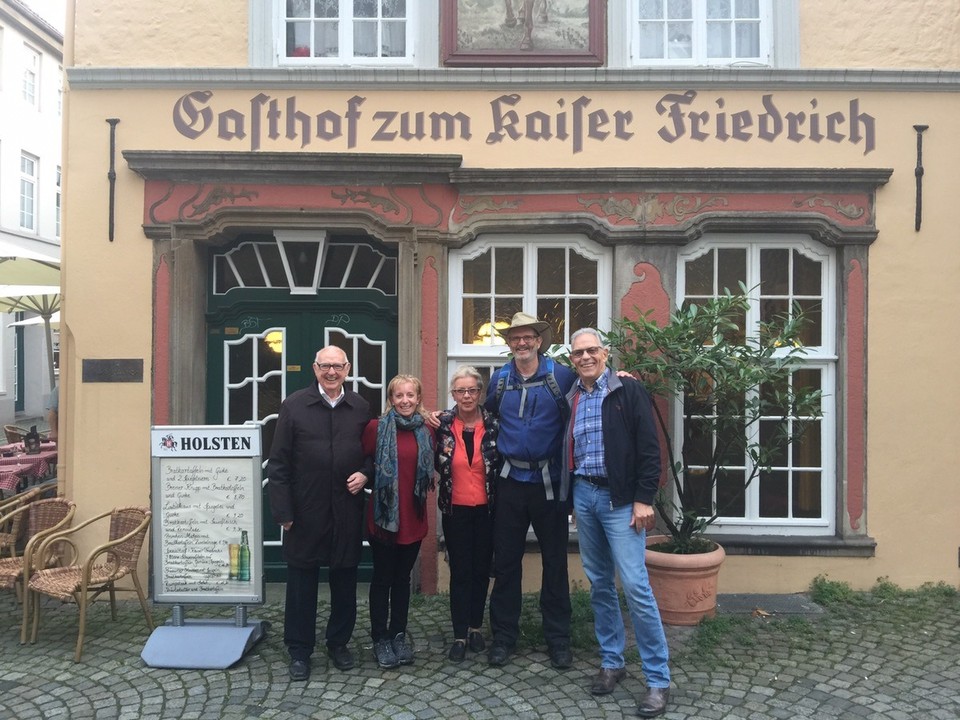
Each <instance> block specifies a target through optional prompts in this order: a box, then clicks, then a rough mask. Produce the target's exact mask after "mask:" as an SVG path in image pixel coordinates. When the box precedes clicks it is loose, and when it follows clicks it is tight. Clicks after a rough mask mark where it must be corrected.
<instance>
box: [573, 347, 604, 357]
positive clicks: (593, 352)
mask: <svg viewBox="0 0 960 720" xmlns="http://www.w3.org/2000/svg"><path fill="white" fill-rule="evenodd" d="M602 350H603V348H602V347H600V346H599V345H594V346H593V347H588V348H580V349H579V350H571V351H570V357H572V358H573V359H574V360H579V359H580V358H582V357H583V356H584V354H586V355H589V356H590V357H596V356H597V355H599V354H600V352H601V351H602Z"/></svg>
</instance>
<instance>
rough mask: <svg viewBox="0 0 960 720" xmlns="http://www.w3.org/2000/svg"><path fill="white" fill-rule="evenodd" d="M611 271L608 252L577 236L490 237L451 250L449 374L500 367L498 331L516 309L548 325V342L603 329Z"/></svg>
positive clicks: (502, 350)
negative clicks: (465, 367) (460, 368)
mask: <svg viewBox="0 0 960 720" xmlns="http://www.w3.org/2000/svg"><path fill="white" fill-rule="evenodd" d="M609 273H610V260H609V253H608V251H607V250H605V249H604V248H602V247H600V246H598V245H596V244H595V243H593V242H591V241H588V240H586V239H584V238H582V237H579V236H552V237H545V238H543V239H538V240H537V241H532V240H530V239H529V237H523V236H516V235H514V236H496V237H488V238H486V239H480V240H478V241H476V242H475V243H472V244H471V245H468V246H466V247H465V248H463V249H461V250H455V251H453V252H451V256H450V314H451V317H450V326H449V327H450V342H449V348H450V361H451V368H453V367H455V366H456V365H458V364H461V363H471V364H473V365H475V366H476V367H477V368H478V369H479V370H481V372H482V373H488V372H489V371H490V369H491V368H493V367H497V366H499V365H502V364H503V362H504V360H505V358H506V352H507V347H506V343H505V342H504V341H503V338H502V337H501V336H500V334H499V332H498V330H502V329H504V328H506V327H507V326H508V325H509V323H510V319H511V318H512V317H513V315H514V313H517V312H519V311H521V310H523V311H524V312H527V313H529V314H530V315H535V316H536V317H537V319H539V320H545V321H546V322H549V323H550V325H551V327H552V328H553V335H554V343H564V344H565V343H567V342H568V341H569V338H570V335H571V334H572V333H573V332H574V331H575V330H578V329H579V328H581V327H598V326H602V327H603V328H607V327H609V324H610V297H609V293H608V292H603V289H604V288H609ZM541 349H542V350H546V349H547V348H541Z"/></svg>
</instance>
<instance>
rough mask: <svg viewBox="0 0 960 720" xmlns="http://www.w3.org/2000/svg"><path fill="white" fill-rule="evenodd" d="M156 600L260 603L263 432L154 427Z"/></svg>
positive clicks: (248, 427)
mask: <svg viewBox="0 0 960 720" xmlns="http://www.w3.org/2000/svg"><path fill="white" fill-rule="evenodd" d="M151 441H152V448H153V450H152V453H151V454H152V456H153V461H152V482H151V507H152V510H153V533H152V543H153V545H152V552H151V553H150V556H151V558H152V563H153V583H152V590H153V599H154V601H155V602H160V603H164V602H167V603H232V604H259V603H262V602H263V552H262V547H263V546H262V532H261V527H262V526H261V506H262V502H261V490H260V488H261V469H260V468H261V460H260V427H259V426H257V425H240V426H231V425H192V426H157V427H154V428H153V429H152V430H151Z"/></svg>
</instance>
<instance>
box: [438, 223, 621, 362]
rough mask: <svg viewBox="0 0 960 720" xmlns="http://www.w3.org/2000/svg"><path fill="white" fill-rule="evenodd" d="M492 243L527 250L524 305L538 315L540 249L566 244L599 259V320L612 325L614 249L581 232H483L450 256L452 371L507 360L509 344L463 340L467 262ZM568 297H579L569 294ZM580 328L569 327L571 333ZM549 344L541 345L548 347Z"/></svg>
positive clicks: (449, 350) (606, 326) (606, 327)
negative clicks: (526, 233)
mask: <svg viewBox="0 0 960 720" xmlns="http://www.w3.org/2000/svg"><path fill="white" fill-rule="evenodd" d="M491 247H498V248H508V247H510V248H521V249H523V251H524V275H523V298H522V301H521V302H522V307H523V310H524V312H527V313H529V314H531V315H534V316H535V315H536V312H537V251H538V250H540V249H541V248H564V249H571V250H574V251H576V252H578V253H580V254H581V255H584V256H585V257H588V258H590V259H591V260H594V261H596V263H597V296H596V299H597V322H598V324H599V325H601V327H600V328H598V329H599V330H609V329H610V317H611V314H612V309H613V305H612V298H611V295H610V291H609V290H610V288H611V287H612V272H613V257H612V256H613V253H612V250H611V249H610V248H608V247H604V246H602V245H600V244H598V243H596V242H594V241H593V240H590V239H589V238H587V237H585V236H583V235H577V234H550V235H529V234H528V235H520V234H488V235H481V236H479V237H478V238H477V239H476V240H475V241H474V242H472V243H470V244H469V245H466V246H464V247H463V248H459V249H455V250H451V251H450V257H449V263H448V266H449V295H448V297H449V306H450V312H449V318H450V322H449V325H448V330H447V332H448V334H447V338H448V341H447V355H448V360H449V363H448V364H449V372H448V376H449V374H450V373H452V372H453V370H454V369H455V368H456V367H457V366H459V365H462V364H464V363H474V364H476V365H477V367H478V368H480V367H484V368H486V367H489V368H493V367H499V366H500V365H503V363H504V361H505V360H506V354H507V351H508V349H507V346H506V345H505V344H504V345H472V344H469V345H468V344H466V343H464V342H463V314H462V312H461V305H460V302H461V299H462V298H463V294H464V292H463V263H464V261H467V260H472V259H474V258H476V257H478V256H479V255H481V254H482V253H484V252H486V251H487V250H489V249H490V248H491ZM566 297H568V298H569V297H577V296H575V295H570V294H567V295H566ZM577 329H578V328H569V327H567V328H566V330H567V333H568V334H569V333H572V332H573V331H574V330H577ZM554 343H560V344H565V338H554ZM546 349H547V348H541V350H546Z"/></svg>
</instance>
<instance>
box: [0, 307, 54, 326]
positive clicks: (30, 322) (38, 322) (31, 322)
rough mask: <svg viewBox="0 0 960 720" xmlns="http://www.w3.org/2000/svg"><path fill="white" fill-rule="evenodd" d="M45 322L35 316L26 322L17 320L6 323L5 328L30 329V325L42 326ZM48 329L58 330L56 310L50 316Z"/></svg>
mask: <svg viewBox="0 0 960 720" xmlns="http://www.w3.org/2000/svg"><path fill="white" fill-rule="evenodd" d="M45 322H46V321H45V320H44V319H43V318H42V317H40V316H39V315H36V316H34V317H32V318H27V319H26V320H17V321H16V322H12V323H7V327H30V326H32V325H43V324H44V323H45ZM50 327H51V328H59V327H60V311H59V310H57V311H56V312H55V313H54V314H53V315H51V316H50Z"/></svg>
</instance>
